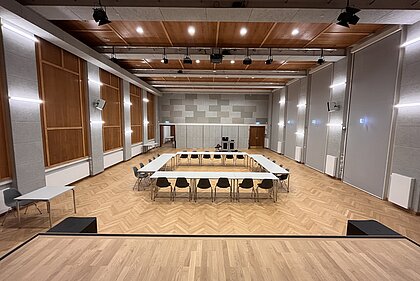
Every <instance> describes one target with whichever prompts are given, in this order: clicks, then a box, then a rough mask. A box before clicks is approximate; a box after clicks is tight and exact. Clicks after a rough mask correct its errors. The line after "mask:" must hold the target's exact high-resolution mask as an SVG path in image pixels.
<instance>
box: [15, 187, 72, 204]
mask: <svg viewBox="0 0 420 281" xmlns="http://www.w3.org/2000/svg"><path fill="white" fill-rule="evenodd" d="M73 188H74V186H45V187H41V188H40V189H37V190H34V191H32V192H29V193H26V194H24V195H22V196H19V197H16V198H15V200H18V201H20V200H38V201H49V200H51V199H53V198H54V197H57V196H58V195H60V194H63V193H64V192H67V191H69V190H72V189H73Z"/></svg>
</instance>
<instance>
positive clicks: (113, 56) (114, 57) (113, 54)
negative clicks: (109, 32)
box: [109, 46, 118, 63]
mask: <svg viewBox="0 0 420 281" xmlns="http://www.w3.org/2000/svg"><path fill="white" fill-rule="evenodd" d="M109 60H110V61H112V62H115V63H118V59H117V56H116V55H115V49H114V46H112V54H111V58H110V59H109Z"/></svg>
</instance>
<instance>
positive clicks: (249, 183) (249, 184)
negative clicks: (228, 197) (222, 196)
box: [236, 179, 255, 202]
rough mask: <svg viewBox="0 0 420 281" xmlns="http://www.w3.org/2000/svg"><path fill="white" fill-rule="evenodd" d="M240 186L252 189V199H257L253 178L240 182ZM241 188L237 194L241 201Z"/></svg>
mask: <svg viewBox="0 0 420 281" xmlns="http://www.w3.org/2000/svg"><path fill="white" fill-rule="evenodd" d="M239 188H243V189H251V199H252V198H254V200H255V189H254V181H253V180H252V179H243V180H242V182H241V183H240V184H239ZM239 188H238V190H237V196H236V198H237V199H238V202H239V198H240V197H239Z"/></svg>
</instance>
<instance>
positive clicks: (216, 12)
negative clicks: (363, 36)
mask: <svg viewBox="0 0 420 281" xmlns="http://www.w3.org/2000/svg"><path fill="white" fill-rule="evenodd" d="M28 7H29V8H31V9H33V10H34V11H36V12H37V13H39V14H40V15H42V16H43V17H45V18H47V19H49V20H91V19H92V7H88V6H28ZM106 9H107V14H108V17H109V19H110V20H137V21H209V22H215V21H223V22H305V23H331V22H335V21H336V19H337V16H338V15H339V14H340V12H341V9H296V8H294V9H289V8H271V9H267V8H242V9H235V8H223V9H220V8H157V7H107V8H106ZM357 15H358V16H359V17H360V23H377V24H414V23H416V22H418V21H420V10H375V9H371V10H362V11H361V12H359V13H358V14H357Z"/></svg>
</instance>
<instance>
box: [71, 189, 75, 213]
mask: <svg viewBox="0 0 420 281" xmlns="http://www.w3.org/2000/svg"><path fill="white" fill-rule="evenodd" d="M71 191H73V208H74V213H76V193H75V192H74V189H72V190H71Z"/></svg>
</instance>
